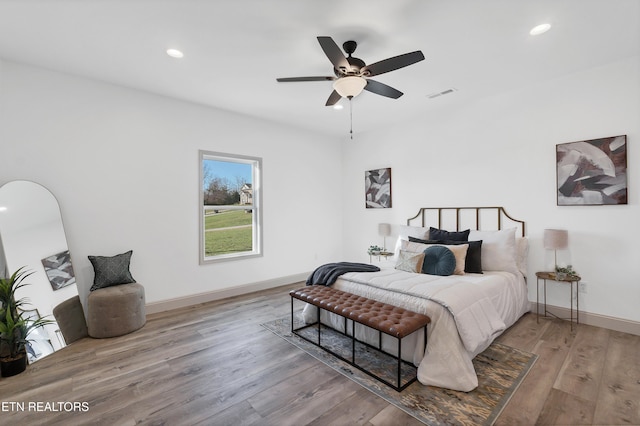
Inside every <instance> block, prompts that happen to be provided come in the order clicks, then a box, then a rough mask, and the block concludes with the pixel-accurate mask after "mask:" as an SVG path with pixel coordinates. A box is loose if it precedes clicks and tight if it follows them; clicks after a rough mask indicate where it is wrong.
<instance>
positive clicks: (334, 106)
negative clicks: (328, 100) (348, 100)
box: [333, 104, 344, 109]
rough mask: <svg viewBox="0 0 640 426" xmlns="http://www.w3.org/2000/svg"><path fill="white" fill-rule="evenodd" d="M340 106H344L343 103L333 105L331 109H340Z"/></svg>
mask: <svg viewBox="0 0 640 426" xmlns="http://www.w3.org/2000/svg"><path fill="white" fill-rule="evenodd" d="M342 108H344V105H341V104H335V105H333V109H342Z"/></svg>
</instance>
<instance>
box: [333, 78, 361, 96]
mask: <svg viewBox="0 0 640 426" xmlns="http://www.w3.org/2000/svg"><path fill="white" fill-rule="evenodd" d="M366 85H367V80H365V79H364V78H362V77H357V76H347V77H341V78H339V79H337V80H336V81H334V82H333V88H334V89H335V91H336V92H338V94H339V95H340V96H342V97H343V98H352V97H354V96H358V95H359V94H360V92H362V89H364V86H366Z"/></svg>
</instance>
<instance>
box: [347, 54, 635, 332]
mask: <svg viewBox="0 0 640 426" xmlns="http://www.w3.org/2000/svg"><path fill="white" fill-rule="evenodd" d="M460 89H461V90H464V89H463V88H460ZM449 96H456V95H455V94H453V95H449ZM443 100H444V98H443ZM431 102H436V100H434V101H431ZM639 117H640V59H639V58H638V57H634V58H629V59H628V60H624V61H620V62H617V63H613V64H610V65H608V66H603V67H599V68H596V69H591V70H588V71H585V72H580V73H576V74H571V75H567V76H566V77H564V78H560V79H556V80H553V81H547V82H546V83H544V84H540V85H538V86H535V87H527V88H524V89H522V90H519V91H516V92H511V93H507V94H501V95H497V96H494V97H491V98H487V99H483V100H482V101H480V102H477V103H475V104H470V105H465V106H464V107H461V108H459V109H457V110H447V111H446V114H445V113H442V114H438V113H437V112H433V113H429V114H425V115H424V116H421V117H416V119H415V120H412V121H411V122H409V123H405V124H404V125H402V126H397V127H394V128H389V129H386V130H385V131H378V132H375V133H374V132H371V133H363V134H358V135H356V137H355V139H354V141H351V142H349V143H345V144H344V146H343V152H344V154H343V167H344V170H343V175H344V179H343V180H344V182H345V190H344V199H343V206H344V225H343V227H344V229H345V236H344V241H345V251H344V253H345V257H347V258H350V259H351V260H360V261H365V260H368V257H367V256H366V248H367V247H368V246H369V245H370V244H380V243H381V242H382V241H381V240H382V238H381V237H379V236H378V235H377V224H378V223H380V222H390V223H398V224H404V223H405V221H406V219H407V218H408V217H411V216H413V215H414V214H415V213H416V212H417V211H418V208H420V207H428V206H489V205H502V206H504V207H505V208H506V209H507V211H508V212H509V213H510V214H511V216H513V217H515V218H518V219H523V220H526V221H527V226H528V231H527V234H528V236H529V238H530V256H529V274H528V275H529V283H530V284H529V299H530V300H535V297H536V295H535V281H536V280H535V272H536V271H540V270H546V269H547V268H546V266H545V265H546V264H547V263H548V262H547V261H546V260H545V259H546V258H547V256H548V255H547V254H545V253H544V249H543V247H542V233H543V229H545V228H554V227H558V228H564V229H567V230H568V231H569V239H570V241H569V243H570V251H569V253H565V254H564V255H567V254H568V255H569V256H570V259H571V261H572V263H573V265H574V267H575V268H576V269H577V271H578V272H579V273H580V274H581V276H582V277H583V280H584V281H585V282H586V283H587V293H586V294H581V295H580V308H581V310H583V311H587V312H590V313H595V314H600V315H606V316H611V317H616V318H623V319H628V320H633V321H640V309H638V303H639V302H640V286H639V285H638V280H639V277H640V261H639V260H640V246H639V245H638V237H640V220H638V218H640V208H639V204H638V203H639V201H640V200H639V195H638V194H639V192H638V188H640V172H639V170H640V149H639V148H638V142H640V120H639V119H638V118H639ZM621 134H626V135H627V144H628V158H627V161H628V185H629V204H628V205H624V206H595V207H594V206H573V207H558V206H557V205H556V192H555V187H556V186H555V185H556V169H555V146H556V144H559V143H565V142H574V141H579V140H585V139H595V138H599V137H606V136H615V135H621ZM383 167H391V168H392V194H393V207H392V208H391V209H365V207H364V171H365V170H371V169H378V168H383ZM387 245H389V244H387ZM554 284H555V283H554ZM556 285H557V284H556ZM550 287H551V288H550V289H549V300H548V301H549V303H551V304H553V305H556V306H563V307H568V306H569V298H568V289H567V288H566V287H554V285H551V286H550Z"/></svg>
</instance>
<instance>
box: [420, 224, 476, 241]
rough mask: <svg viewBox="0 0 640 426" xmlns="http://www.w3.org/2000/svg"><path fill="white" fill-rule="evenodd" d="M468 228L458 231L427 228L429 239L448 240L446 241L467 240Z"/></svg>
mask: <svg viewBox="0 0 640 426" xmlns="http://www.w3.org/2000/svg"><path fill="white" fill-rule="evenodd" d="M469 232H471V230H470V229H467V230H465V231H459V232H451V231H445V230H444V229H438V228H434V227H433V226H432V227H430V228H429V239H430V240H448V241H468V240H469Z"/></svg>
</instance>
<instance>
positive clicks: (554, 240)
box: [543, 229, 569, 250]
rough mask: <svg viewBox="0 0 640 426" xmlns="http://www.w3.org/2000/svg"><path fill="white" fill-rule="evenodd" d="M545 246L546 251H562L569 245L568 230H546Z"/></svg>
mask: <svg viewBox="0 0 640 426" xmlns="http://www.w3.org/2000/svg"><path fill="white" fill-rule="evenodd" d="M543 244H544V248H545V249H549V250H560V249H564V248H567V246H568V245H569V233H568V232H567V230H566V229H545V230H544V238H543Z"/></svg>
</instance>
